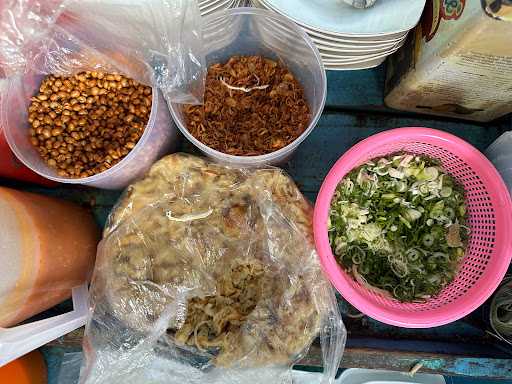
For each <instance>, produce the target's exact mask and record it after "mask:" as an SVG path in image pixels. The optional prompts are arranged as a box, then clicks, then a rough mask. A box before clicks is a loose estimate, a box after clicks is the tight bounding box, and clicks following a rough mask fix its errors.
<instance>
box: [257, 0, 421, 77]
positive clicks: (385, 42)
mask: <svg viewBox="0 0 512 384" xmlns="http://www.w3.org/2000/svg"><path fill="white" fill-rule="evenodd" d="M251 1H252V5H253V6H254V7H258V8H263V9H268V10H271V11H274V12H277V13H279V14H281V15H283V16H285V17H288V18H289V19H291V20H293V21H294V22H295V23H297V24H298V25H299V26H301V27H302V28H303V29H304V30H305V31H306V33H307V34H308V35H309V36H310V37H311V39H312V40H313V41H314V42H315V44H316V46H317V47H318V49H319V51H320V54H321V56H322V59H323V62H324V65H325V68H326V69H333V70H347V69H364V68H372V67H376V66H377V65H379V64H381V63H382V62H383V61H384V60H385V59H386V57H387V56H389V55H390V54H392V53H393V52H395V51H396V50H397V49H398V48H400V47H401V46H402V45H403V43H404V42H405V38H406V37H407V33H408V32H409V30H411V29H412V28H414V26H415V25H416V24H417V23H418V21H419V19H420V16H421V13H422V11H423V8H424V6H425V0H377V2H376V3H375V5H374V6H373V7H371V8H367V9H357V8H354V7H352V6H350V5H348V4H347V3H345V2H344V1H343V0H315V1H311V0H251Z"/></svg>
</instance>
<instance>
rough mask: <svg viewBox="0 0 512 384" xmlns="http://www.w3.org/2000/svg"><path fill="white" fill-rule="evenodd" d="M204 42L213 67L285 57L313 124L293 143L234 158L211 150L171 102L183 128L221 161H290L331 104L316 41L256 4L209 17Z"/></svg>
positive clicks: (178, 106)
mask: <svg viewBox="0 0 512 384" xmlns="http://www.w3.org/2000/svg"><path fill="white" fill-rule="evenodd" d="M203 41H204V46H205V49H206V63H207V65H211V64H213V63H218V62H226V61H227V60H228V59H229V58H230V57H232V56H235V55H243V56H246V55H261V56H264V57H268V58H271V59H276V60H282V61H283V62H284V63H285V65H286V66H287V67H288V68H289V69H290V70H291V72H292V73H293V74H294V76H295V77H296V78H297V80H298V81H299V82H300V83H301V85H302V86H303V87H304V93H305V96H306V100H307V101H308V103H309V107H310V110H311V122H310V124H309V126H308V127H307V128H306V130H305V131H304V132H303V133H302V134H301V135H300V136H299V137H298V138H297V139H296V140H295V141H294V142H293V143H291V144H289V145H287V146H286V147H284V148H281V149H280V150H277V151H275V152H272V153H268V154H266V155H261V156H233V155H228V154H225V153H222V152H219V151H216V150H214V149H212V148H209V147H208V146H206V145H204V144H203V143H201V142H200V141H199V140H197V139H196V138H195V137H194V136H192V135H191V134H190V133H189V131H188V130H187V128H186V123H185V120H184V118H183V114H182V105H181V104H176V103H171V105H170V109H171V113H172V116H173V118H174V120H175V121H176V123H177V125H178V128H179V129H180V130H181V132H183V134H184V135H185V137H186V138H187V139H188V140H190V141H191V142H192V143H193V144H194V145H195V146H196V147H198V148H199V149H200V150H201V152H203V153H204V154H205V155H206V156H208V157H210V158H212V159H214V160H216V161H220V162H225V163H232V164H237V165H240V166H258V165H265V164H279V163H282V162H284V161H286V160H287V159H288V158H289V157H290V156H291V155H292V154H293V152H295V150H296V149H297V147H298V146H299V144H300V143H301V142H302V141H304V139H305V138H306V137H307V136H308V135H309V134H310V133H311V131H312V130H313V128H314V127H315V125H316V124H317V122H318V119H319V118H320V115H321V114H322V110H323V108H324V104H325V98H326V92H327V80H326V77H325V70H324V67H323V64H322V60H321V58H320V54H319V52H318V50H317V49H316V47H315V44H314V43H313V42H312V41H311V39H310V38H309V36H308V35H307V34H306V33H305V32H304V31H303V30H302V29H301V28H299V27H297V26H296V25H295V24H294V23H293V22H291V21H290V20H288V19H286V18H284V17H282V16H279V15H277V14H276V13H274V12H270V11H266V10H262V9H256V8H235V9H229V10H226V11H222V12H216V13H214V14H212V15H209V16H207V17H205V18H203Z"/></svg>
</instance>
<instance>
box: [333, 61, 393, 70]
mask: <svg viewBox="0 0 512 384" xmlns="http://www.w3.org/2000/svg"><path fill="white" fill-rule="evenodd" d="M384 60H386V58H383V59H376V60H374V61H368V62H366V63H355V64H324V68H325V69H326V70H327V71H357V70H359V69H369V68H375V67H378V66H379V65H381V64H382V63H383V62H384Z"/></svg>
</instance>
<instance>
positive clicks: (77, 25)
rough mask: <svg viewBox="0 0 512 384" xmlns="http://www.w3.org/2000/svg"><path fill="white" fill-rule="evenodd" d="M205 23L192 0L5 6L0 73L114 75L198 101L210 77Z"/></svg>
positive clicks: (44, 0)
mask: <svg viewBox="0 0 512 384" xmlns="http://www.w3.org/2000/svg"><path fill="white" fill-rule="evenodd" d="M200 23H201V17H200V14H199V9H198V7H197V4H196V2H195V1H189V0H148V1H134V0H7V1H3V2H2V4H1V5H0V73H2V72H3V75H4V76H6V77H11V76H14V75H23V74H27V73H30V74H58V75H69V74H74V73H76V72H80V71H85V70H100V69H101V70H104V71H107V72H112V71H117V72H121V73H124V74H125V75H127V76H129V77H131V78H133V79H135V80H137V81H139V82H141V83H144V84H147V85H153V86H155V85H156V86H158V87H159V88H160V89H161V90H162V92H163V93H164V95H165V97H166V98H167V99H168V100H172V101H174V102H187V103H197V102H200V101H201V99H202V95H203V77H204V73H205V66H204V57H203V55H202V53H201V52H202V46H201V33H200V31H201V24H200Z"/></svg>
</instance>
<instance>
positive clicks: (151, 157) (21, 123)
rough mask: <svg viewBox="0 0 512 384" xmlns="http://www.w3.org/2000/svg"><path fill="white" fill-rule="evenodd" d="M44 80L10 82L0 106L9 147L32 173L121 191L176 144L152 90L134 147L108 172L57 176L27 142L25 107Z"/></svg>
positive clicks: (156, 93) (165, 113)
mask: <svg viewBox="0 0 512 384" xmlns="http://www.w3.org/2000/svg"><path fill="white" fill-rule="evenodd" d="M43 78H44V76H42V75H38V74H35V73H28V74H25V75H23V76H18V77H14V78H11V79H10V80H9V82H8V84H7V86H6V90H5V94H4V95H5V97H2V100H1V104H0V117H1V123H2V126H3V128H4V135H5V138H6V140H7V143H8V144H9V147H10V148H11V150H12V151H13V153H14V154H15V155H16V157H17V158H18V159H19V160H20V161H21V162H22V163H23V164H24V165H26V166H27V167H28V168H30V169H31V170H32V171H34V172H36V173H38V174H39V175H41V176H43V177H46V178H47V179H50V180H54V181H57V182H60V183H68V184H82V185H87V186H91V187H96V188H103V189H122V188H124V187H126V186H127V185H128V184H130V183H131V182H132V181H133V180H135V179H137V178H138V177H140V176H142V175H143V174H144V173H145V172H146V171H147V170H148V169H149V168H150V167H151V165H152V164H153V163H154V162H155V161H156V160H157V159H158V158H160V157H161V156H162V155H164V154H166V153H169V152H170V151H171V150H172V149H173V145H174V144H175V142H176V133H177V130H176V125H175V124H174V122H173V121H172V118H171V115H170V113H169V109H168V108H167V105H166V102H165V99H164V98H163V96H162V94H161V93H160V91H158V89H157V88H155V87H153V93H152V95H153V97H152V105H151V113H150V116H149V120H148V123H147V125H146V127H145V129H144V133H143V134H142V136H141V138H140V139H139V141H138V142H137V145H136V146H135V147H134V148H133V149H132V150H131V151H130V152H129V153H128V155H126V157H125V158H123V159H122V160H121V161H120V162H119V163H117V164H116V165H114V166H113V167H112V168H110V169H107V170H106V171H104V172H101V173H98V174H96V175H93V176H90V177H84V178H79V179H77V178H66V177H61V176H59V175H57V172H56V170H55V169H54V168H51V167H49V166H48V165H47V164H46V162H45V161H44V160H43V159H42V158H41V156H40V154H39V153H38V151H37V150H36V148H35V147H34V146H33V145H32V144H31V142H30V140H29V128H30V127H29V123H28V107H29V105H30V98H31V97H32V96H33V95H35V94H36V93H37V91H38V90H39V86H40V84H41V81H42V80H43Z"/></svg>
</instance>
